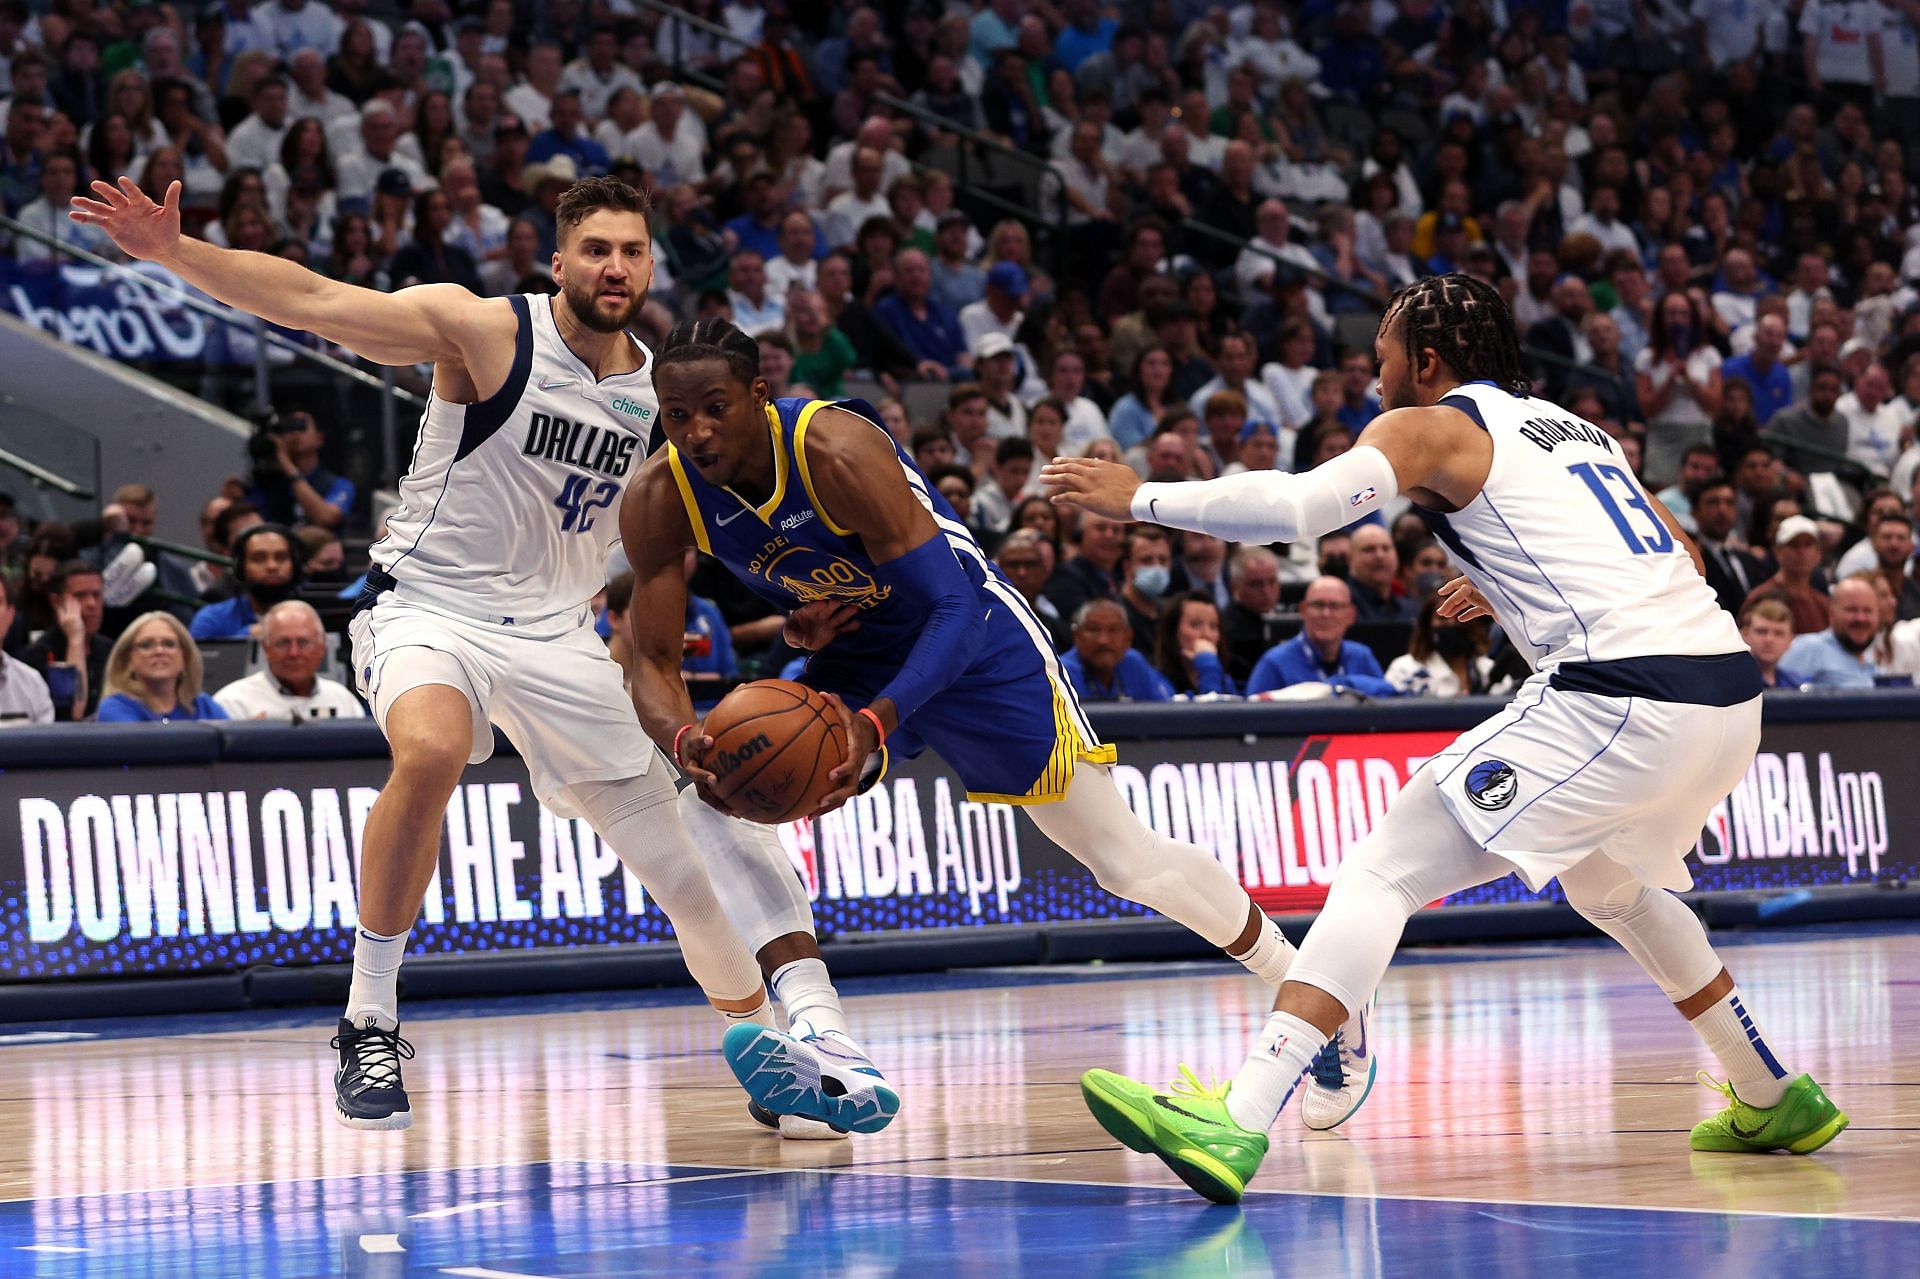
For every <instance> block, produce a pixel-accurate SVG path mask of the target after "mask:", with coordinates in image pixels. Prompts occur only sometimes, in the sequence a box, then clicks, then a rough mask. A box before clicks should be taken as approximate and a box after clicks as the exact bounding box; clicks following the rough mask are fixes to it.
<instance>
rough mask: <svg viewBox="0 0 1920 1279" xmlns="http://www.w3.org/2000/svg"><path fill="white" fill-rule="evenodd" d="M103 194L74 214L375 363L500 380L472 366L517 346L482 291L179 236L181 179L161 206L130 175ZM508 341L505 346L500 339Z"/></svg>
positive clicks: (287, 324)
mask: <svg viewBox="0 0 1920 1279" xmlns="http://www.w3.org/2000/svg"><path fill="white" fill-rule="evenodd" d="M93 192H94V194H95V195H96V196H97V197H98V198H97V199H89V198H87V197H85V196H75V197H73V209H72V212H71V213H70V214H69V216H70V217H72V218H73V220H74V221H76V222H85V223H89V224H91V225H93V226H97V227H99V228H100V229H101V230H103V231H105V232H106V233H107V234H108V235H109V236H110V237H112V239H113V242H114V243H115V244H116V245H118V246H119V247H120V249H121V250H122V251H123V252H125V253H126V254H127V255H128V256H130V257H135V258H140V259H142V260H144V261H148V262H157V263H159V264H160V265H161V266H164V267H166V268H167V269H168V270H170V271H172V272H173V273H174V274H175V275H178V276H179V277H180V278H181V279H183V280H186V281H187V282H188V283H189V284H192V285H193V286H194V287H195V288H198V289H200V290H201V291H202V292H205V293H207V294H209V295H211V296H212V297H215V298H217V299H219V300H220V301H222V302H224V303H226V304H227V305H228V306H231V307H236V308H238V309H239V310H242V311H246V312H248V313H250V314H252V315H257V316H259V317H260V318H261V319H263V320H266V321H268V322H269V323H272V324H278V325H280V326H282V327H283V328H289V329H302V330H305V331H306V332H309V333H317V334H319V335H320V336H321V337H323V338H326V339H327V340H328V341H329V342H334V343H337V344H339V345H340V346H344V347H346V348H347V349H348V350H350V351H353V352H354V353H355V354H358V355H361V356H364V357H366V358H367V359H369V360H372V361H374V362H375V363H376V364H396V365H406V364H420V363H424V362H427V361H436V362H437V361H441V360H450V361H458V362H460V363H462V364H465V365H467V367H468V368H469V369H473V371H474V372H475V375H476V378H475V380H476V384H479V383H484V382H490V381H497V380H498V379H488V378H487V377H486V371H485V370H481V369H474V364H475V363H476V361H475V358H474V357H475V356H476V355H478V356H480V359H479V363H481V364H483V365H484V364H486V363H487V362H488V357H487V355H486V353H485V352H486V351H487V349H488V348H489V347H491V348H494V349H497V350H498V351H499V352H500V354H499V355H498V356H497V357H495V358H496V359H497V360H498V361H499V362H500V364H501V367H500V369H499V370H498V373H499V376H500V377H504V376H505V371H506V361H510V360H511V358H512V353H513V331H514V318H513V313H512V311H511V309H510V308H509V307H508V305H507V304H506V303H505V302H504V301H502V300H500V299H498V298H492V299H488V298H478V297H475V296H474V295H473V294H471V293H469V292H467V291H466V290H465V289H463V288H461V287H460V286H459V285H457V284H430V285H421V286H418V287H415V288H410V289H402V290H400V291H399V292H398V293H378V292H375V291H374V290H372V289H363V288H359V287H357V286H354V285H350V284H342V283H340V282H339V281H337V280H329V279H327V278H326V277H325V276H323V275H319V274H316V273H315V272H313V271H309V270H308V269H307V268H305V267H303V266H300V265H299V264H297V263H294V262H289V261H287V260H285V259H284V258H276V257H272V256H270V255H268V254H265V253H247V252H243V251H241V250H238V249H223V248H219V247H218V246H216V245H212V244H208V243H207V242H206V241H204V240H197V239H194V238H193V237H191V236H183V235H181V234H180V184H179V183H178V182H175V183H173V184H172V185H170V186H169V187H168V188H167V191H166V195H165V197H164V198H163V202H162V203H160V204H155V203H154V202H153V201H152V200H151V199H150V198H148V196H147V195H146V193H145V192H143V191H141V190H140V188H139V186H138V185H137V184H135V182H134V181H133V179H131V178H121V179H120V184H119V185H118V186H114V185H111V184H109V183H106V182H95V183H94V184H93ZM501 338H504V339H505V341H504V344H502V343H501V342H500V341H499V339H501Z"/></svg>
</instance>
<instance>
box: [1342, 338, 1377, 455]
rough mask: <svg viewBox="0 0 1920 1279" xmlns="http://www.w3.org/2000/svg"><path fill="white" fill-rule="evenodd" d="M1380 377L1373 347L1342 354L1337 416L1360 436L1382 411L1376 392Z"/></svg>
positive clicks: (1355, 349)
mask: <svg viewBox="0 0 1920 1279" xmlns="http://www.w3.org/2000/svg"><path fill="white" fill-rule="evenodd" d="M1379 381H1380V378H1379V375H1378V374H1377V373H1375V372H1374V368H1373V353H1372V352H1371V351H1368V350H1366V349H1364V348H1361V347H1355V348H1354V349H1353V350H1351V351H1348V352H1347V353H1346V354H1345V355H1343V356H1341V357H1340V407H1339V408H1337V409H1335V410H1334V412H1333V416H1334V417H1335V418H1336V419H1337V420H1338V421H1339V423H1340V425H1342V426H1344V427H1346V428H1347V429H1348V430H1349V431H1352V432H1353V433H1354V435H1355V436H1356V437H1358V436H1359V434H1360V432H1362V431H1364V430H1366V429H1367V423H1369V422H1371V421H1373V419H1374V418H1376V417H1378V416H1379V415H1380V399H1379V397H1378V396H1376V395H1375V394H1374V393H1373V388H1374V387H1375V386H1376V385H1377V384H1378V383H1379Z"/></svg>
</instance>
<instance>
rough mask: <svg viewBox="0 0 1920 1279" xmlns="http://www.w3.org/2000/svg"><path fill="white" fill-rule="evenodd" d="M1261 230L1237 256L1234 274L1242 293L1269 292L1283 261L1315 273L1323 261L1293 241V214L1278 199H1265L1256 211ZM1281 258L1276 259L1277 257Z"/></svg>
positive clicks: (1244, 295)
mask: <svg viewBox="0 0 1920 1279" xmlns="http://www.w3.org/2000/svg"><path fill="white" fill-rule="evenodd" d="M1253 222H1254V228H1255V230H1256V231H1257V232H1258V234H1257V235H1255V236H1254V237H1253V239H1252V240H1251V241H1249V242H1248V244H1247V247H1246V248H1244V249H1242V250H1240V256H1239V257H1238V258H1237V259H1235V260H1234V264H1233V278H1234V279H1235V280H1236V281H1237V282H1238V283H1239V285H1240V293H1241V296H1243V297H1251V296H1253V295H1255V294H1259V293H1264V292H1266V290H1267V288H1268V287H1269V284H1270V283H1271V281H1272V279H1273V273H1274V270H1275V269H1276V268H1277V267H1278V265H1279V263H1280V262H1288V263H1291V264H1292V265H1294V266H1297V267H1300V268H1301V269H1302V270H1304V271H1305V272H1307V274H1308V278H1309V279H1311V278H1313V277H1315V276H1316V275H1317V274H1318V273H1319V272H1320V270H1321V266H1320V263H1319V262H1318V261H1317V260H1316V259H1315V258H1314V256H1313V253H1312V251H1311V250H1309V249H1308V248H1307V247H1306V246H1305V245H1304V244H1295V243H1293V214H1292V213H1291V212H1290V211H1289V210H1288V209H1287V206H1286V204H1285V203H1283V202H1282V201H1279V200H1262V201H1261V202H1260V207H1259V208H1257V209H1255V210H1254V213H1253ZM1276 258H1277V259H1278V260H1279V261H1275V259H1276Z"/></svg>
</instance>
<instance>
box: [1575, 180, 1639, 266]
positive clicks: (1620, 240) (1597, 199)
mask: <svg viewBox="0 0 1920 1279" xmlns="http://www.w3.org/2000/svg"><path fill="white" fill-rule="evenodd" d="M1567 233H1568V234H1569V235H1578V234H1581V233H1585V234H1587V235H1590V236H1592V237H1593V238H1594V239H1596V240H1598V241H1600V247H1601V248H1602V249H1605V250H1608V251H1612V250H1614V249H1626V250H1628V251H1630V252H1631V253H1632V254H1633V255H1634V257H1636V258H1637V257H1639V256H1640V240H1639V237H1637V236H1636V235H1634V233H1633V228H1632V227H1630V226H1628V225H1627V224H1626V223H1624V222H1622V221H1621V220H1620V192H1619V191H1618V190H1616V189H1614V188H1613V187H1596V188H1594V192H1593V195H1592V196H1591V197H1590V198H1589V199H1588V201H1587V211H1586V212H1585V213H1583V214H1581V215H1580V216H1579V217H1577V218H1575V219H1574V220H1573V224H1572V225H1571V226H1569V227H1568V228H1567Z"/></svg>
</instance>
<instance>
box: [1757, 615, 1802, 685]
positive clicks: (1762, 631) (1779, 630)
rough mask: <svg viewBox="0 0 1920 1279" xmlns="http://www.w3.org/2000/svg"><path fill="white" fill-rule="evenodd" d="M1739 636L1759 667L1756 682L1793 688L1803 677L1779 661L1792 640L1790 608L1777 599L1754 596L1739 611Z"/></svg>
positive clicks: (1799, 683) (1785, 653) (1800, 682)
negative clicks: (1761, 598) (1758, 598)
mask: <svg viewBox="0 0 1920 1279" xmlns="http://www.w3.org/2000/svg"><path fill="white" fill-rule="evenodd" d="M1740 638H1741V639H1743V640H1745V641H1746V642H1747V651H1748V652H1750V653H1752V654H1753V660H1754V663H1755V664H1756V665H1758V666H1759V667H1760V682H1761V683H1762V684H1764V685H1765V686H1766V687H1768V688H1770V689H1781V690H1784V691H1788V692H1797V691H1799V688H1800V686H1801V685H1802V684H1805V683H1806V682H1807V680H1806V677H1805V676H1804V675H1801V674H1800V673H1799V672H1798V671H1795V670H1792V669H1790V668H1788V667H1785V666H1782V665H1781V664H1780V659H1781V658H1783V657H1785V656H1786V655H1787V648H1788V646H1790V645H1791V644H1792V643H1793V610H1792V609H1790V608H1788V607H1787V606H1786V605H1785V604H1782V603H1781V602H1780V601H1779V600H1755V601H1754V602H1753V603H1751V604H1749V605H1748V606H1747V607H1746V609H1745V610H1744V611H1743V612H1742V613H1741V615H1740Z"/></svg>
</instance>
